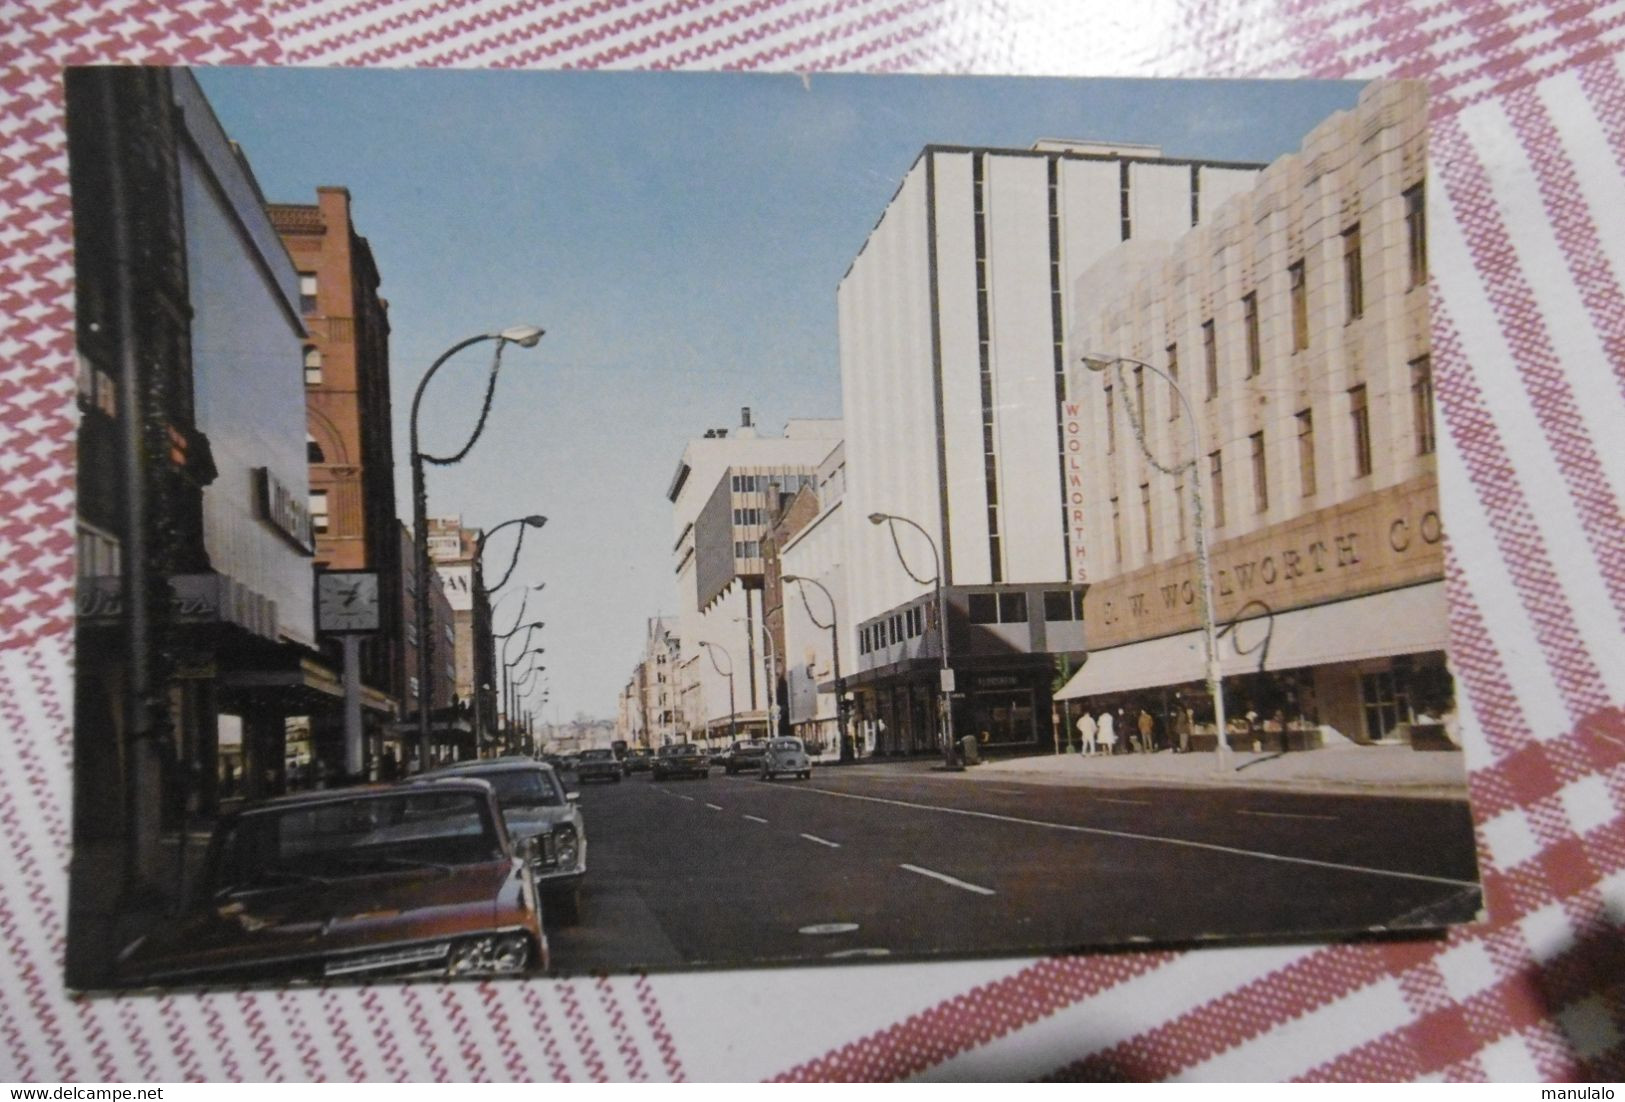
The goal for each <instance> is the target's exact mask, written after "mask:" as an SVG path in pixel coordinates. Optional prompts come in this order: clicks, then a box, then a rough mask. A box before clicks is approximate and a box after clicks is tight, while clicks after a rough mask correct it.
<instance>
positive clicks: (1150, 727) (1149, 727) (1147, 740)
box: [1140, 708, 1157, 754]
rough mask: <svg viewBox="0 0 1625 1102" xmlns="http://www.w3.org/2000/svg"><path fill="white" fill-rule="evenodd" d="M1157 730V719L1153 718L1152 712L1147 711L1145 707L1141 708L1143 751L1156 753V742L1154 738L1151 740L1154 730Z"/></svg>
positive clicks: (1141, 746)
mask: <svg viewBox="0 0 1625 1102" xmlns="http://www.w3.org/2000/svg"><path fill="white" fill-rule="evenodd" d="M1155 730H1156V720H1154V719H1152V718H1151V713H1150V712H1148V711H1146V710H1145V709H1144V708H1141V709H1140V751H1141V752H1142V753H1146V754H1150V753H1154V752H1155V751H1156V749H1157V747H1156V744H1155V743H1154V742H1152V740H1151V736H1152V732H1154V731H1155Z"/></svg>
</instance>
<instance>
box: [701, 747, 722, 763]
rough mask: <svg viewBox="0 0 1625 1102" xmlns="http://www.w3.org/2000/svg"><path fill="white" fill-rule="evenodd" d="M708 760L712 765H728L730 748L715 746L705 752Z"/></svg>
mask: <svg viewBox="0 0 1625 1102" xmlns="http://www.w3.org/2000/svg"><path fill="white" fill-rule="evenodd" d="M705 756H706V760H707V761H709V762H710V763H711V764H712V765H727V764H728V748H727V747H726V746H713V747H712V748H711V749H709V750H706V751H705Z"/></svg>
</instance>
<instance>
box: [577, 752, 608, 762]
mask: <svg viewBox="0 0 1625 1102" xmlns="http://www.w3.org/2000/svg"><path fill="white" fill-rule="evenodd" d="M614 757H615V751H613V750H588V751H587V752H585V753H584V754H582V755H581V760H582V761H611V760H613V759H614Z"/></svg>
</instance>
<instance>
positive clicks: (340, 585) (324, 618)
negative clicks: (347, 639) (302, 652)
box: [316, 570, 382, 635]
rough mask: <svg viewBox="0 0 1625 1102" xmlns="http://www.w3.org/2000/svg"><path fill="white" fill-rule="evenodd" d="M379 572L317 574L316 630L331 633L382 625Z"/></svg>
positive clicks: (348, 631) (361, 630) (330, 572)
mask: <svg viewBox="0 0 1625 1102" xmlns="http://www.w3.org/2000/svg"><path fill="white" fill-rule="evenodd" d="M381 612H382V610H381V608H380V605H379V594H378V574H377V572H376V571H372V570H328V571H323V572H322V573H320V574H318V575H317V576H316V630H317V631H320V632H325V633H327V634H330V635H343V634H359V633H363V632H372V631H377V630H378V629H379V628H380V627H381V626H382V615H381Z"/></svg>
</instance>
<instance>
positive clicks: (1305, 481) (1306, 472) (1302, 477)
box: [1298, 409, 1315, 497]
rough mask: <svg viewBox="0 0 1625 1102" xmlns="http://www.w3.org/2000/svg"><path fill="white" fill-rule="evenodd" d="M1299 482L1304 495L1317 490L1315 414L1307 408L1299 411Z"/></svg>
mask: <svg viewBox="0 0 1625 1102" xmlns="http://www.w3.org/2000/svg"><path fill="white" fill-rule="evenodd" d="M1298 483H1299V484H1300V485H1301V486H1302V487H1303V496H1304V497H1309V496H1310V495H1311V494H1313V493H1314V492H1315V415H1314V412H1313V411H1312V410H1307V409H1305V410H1300V411H1298Z"/></svg>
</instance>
